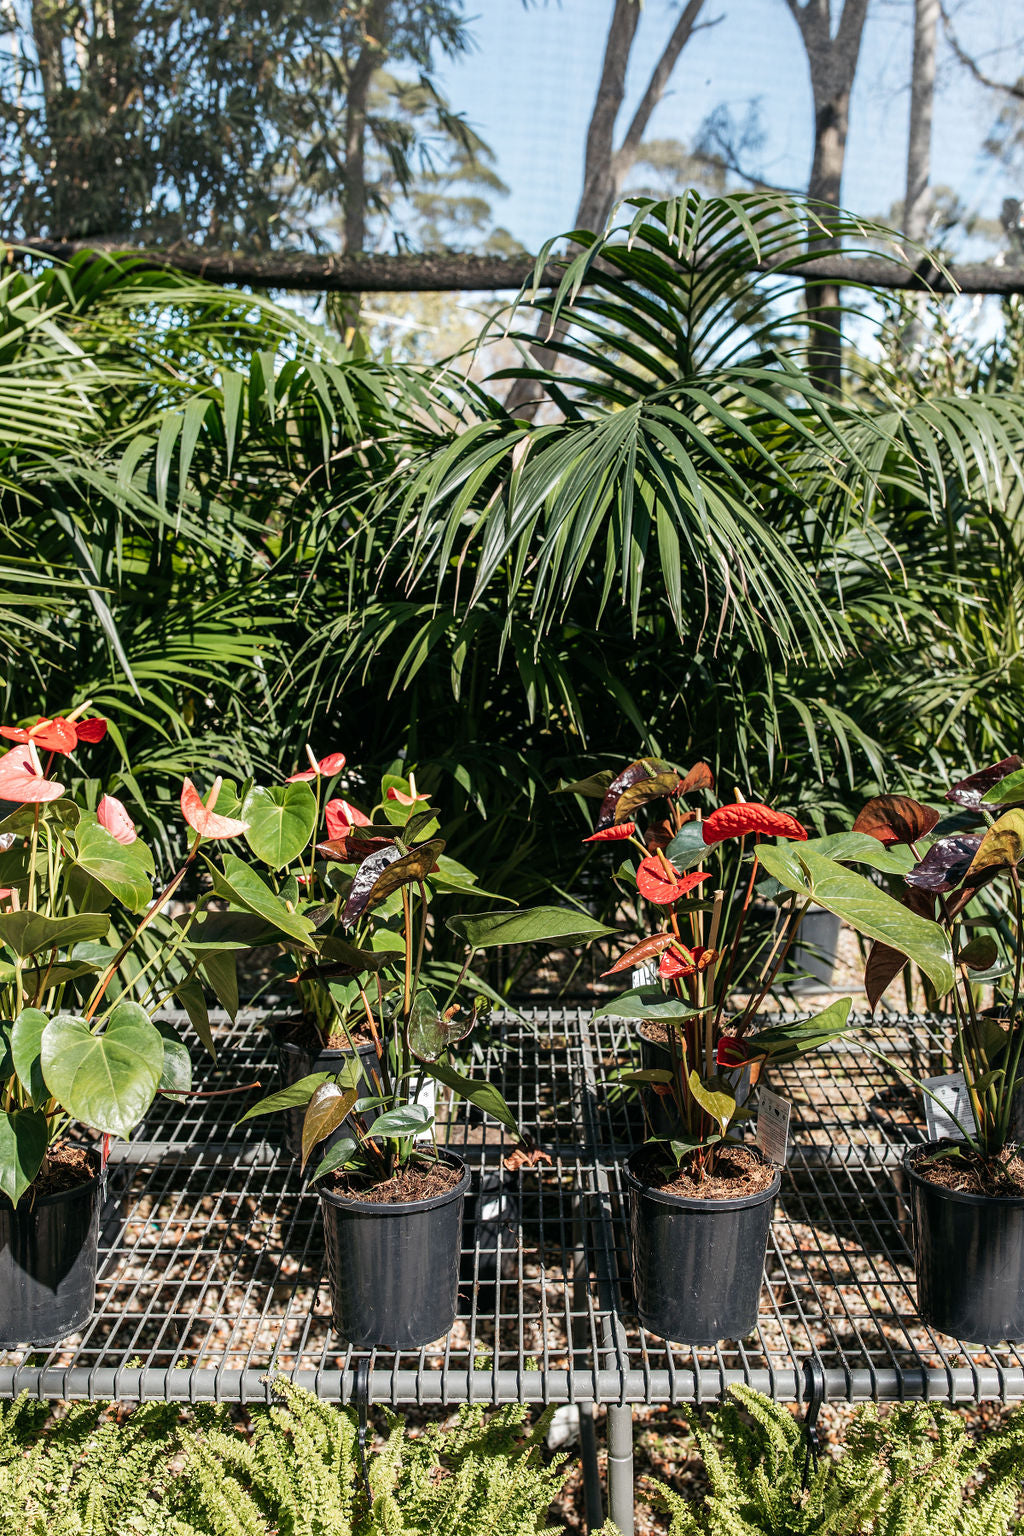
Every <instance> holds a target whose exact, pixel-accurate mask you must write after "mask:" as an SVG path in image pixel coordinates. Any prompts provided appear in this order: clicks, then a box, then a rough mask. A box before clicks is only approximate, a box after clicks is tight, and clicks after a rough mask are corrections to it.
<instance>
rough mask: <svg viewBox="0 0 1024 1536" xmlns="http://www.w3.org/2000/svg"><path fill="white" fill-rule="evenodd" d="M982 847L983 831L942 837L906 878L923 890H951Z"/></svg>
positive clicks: (962, 876)
mask: <svg viewBox="0 0 1024 1536" xmlns="http://www.w3.org/2000/svg"><path fill="white" fill-rule="evenodd" d="M980 847H981V833H980V832H961V833H959V834H958V835H957V836H955V837H940V838H939V840H938V842H935V843H933V844H932V846H931V847H930V848H929V850H928V852H927V853H926V854H925V856H924V858H923V859H922V860H921V862H920V864H915V866H914V868H913V869H912V870H911V871H910V874H909V875H906V876H904V878H905V880H906V882H907V884H908V885H916V886H917V887H918V888H919V889H920V890H922V891H934V892H939V891H952V890H953V889H954V888H955V887H956V886H958V885H959V884H960V882H961V880H962V879H963V878H964V875H966V873H967V871H968V869H969V868H970V864H971V860H972V859H973V858H974V855H975V854H976V853H977V851H978V849H979V848H980Z"/></svg>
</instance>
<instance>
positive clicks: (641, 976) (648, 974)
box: [633, 960, 658, 987]
mask: <svg viewBox="0 0 1024 1536" xmlns="http://www.w3.org/2000/svg"><path fill="white" fill-rule="evenodd" d="M657 980H658V962H657V961H656V960H648V962H647V964H646V965H638V966H636V967H634V970H633V986H634V987H650V986H653V985H654V984H655V982H656V981H657Z"/></svg>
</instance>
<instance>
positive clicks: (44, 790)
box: [0, 742, 64, 805]
mask: <svg viewBox="0 0 1024 1536" xmlns="http://www.w3.org/2000/svg"><path fill="white" fill-rule="evenodd" d="M63 793H64V785H63V784H58V783H57V782H56V780H55V779H48V778H46V776H45V774H44V773H43V769H42V765H41V763H40V761H39V754H38V752H37V751H36V749H35V746H34V744H33V743H31V742H29V743H28V744H27V745H25V746H18V747H12V748H11V750H10V751H9V752H7V753H5V754H4V756H3V757H0V800H13V801H14V802H15V804H16V805H41V804H43V803H44V802H45V801H47V800H59V799H60V797H61V795H62V794H63Z"/></svg>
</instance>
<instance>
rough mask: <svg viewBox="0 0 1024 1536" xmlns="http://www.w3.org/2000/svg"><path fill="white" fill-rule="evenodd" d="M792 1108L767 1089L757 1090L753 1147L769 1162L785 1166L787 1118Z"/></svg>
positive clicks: (787, 1143) (785, 1100)
mask: <svg viewBox="0 0 1024 1536" xmlns="http://www.w3.org/2000/svg"><path fill="white" fill-rule="evenodd" d="M792 1113H793V1106H792V1104H790V1102H789V1100H788V1099H782V1098H780V1097H779V1095H778V1094H777V1093H772V1092H771V1090H770V1089H769V1088H759V1089H758V1090H757V1125H756V1126H755V1128H754V1145H755V1146H756V1147H759V1148H760V1150H761V1151H762V1152H763V1153H764V1155H765V1157H767V1158H768V1159H769V1160H770V1161H771V1162H773V1163H778V1164H779V1166H780V1167H784V1166H785V1162H786V1153H787V1152H788V1150H789V1117H790V1115H791V1114H792Z"/></svg>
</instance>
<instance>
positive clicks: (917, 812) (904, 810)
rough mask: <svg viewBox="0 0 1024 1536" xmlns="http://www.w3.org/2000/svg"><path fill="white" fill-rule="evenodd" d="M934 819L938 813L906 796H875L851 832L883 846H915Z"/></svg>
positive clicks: (937, 817) (928, 830) (935, 819)
mask: <svg viewBox="0 0 1024 1536" xmlns="http://www.w3.org/2000/svg"><path fill="white" fill-rule="evenodd" d="M938 819H939V813H938V811H933V810H932V808H931V806H928V805H922V804H921V802H920V801H919V800H913V799H911V797H910V796H909V795H876V796H875V798H874V799H873V800H869V801H868V803H867V805H865V806H864V807H863V809H862V810H861V811H860V812H859V814H858V816H857V819H856V821H855V822H854V824H853V830H854V832H864V833H866V834H867V835H868V836H869V837H876V838H877V839H878V841H879V842H880V843H885V844H886V845H888V844H891V843H916V842H917V841H918V839H919V838H922V837H926V836H927V835H928V833H929V832H930V831H931V830H932V828H933V827H934V826H935V824H936V822H937V821H938ZM833 857H835V855H833Z"/></svg>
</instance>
